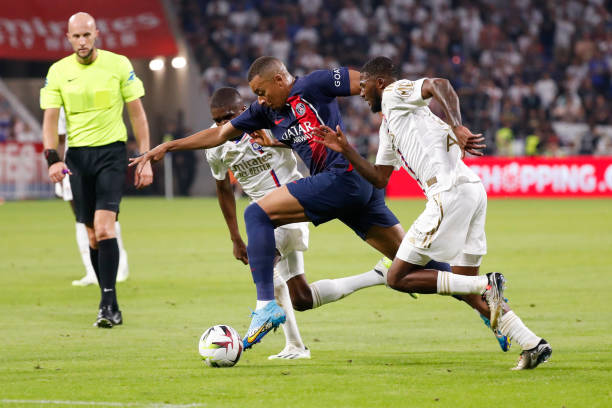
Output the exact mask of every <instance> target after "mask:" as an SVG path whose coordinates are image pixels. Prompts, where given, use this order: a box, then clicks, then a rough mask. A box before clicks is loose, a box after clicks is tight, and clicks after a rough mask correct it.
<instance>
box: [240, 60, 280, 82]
mask: <svg viewBox="0 0 612 408" xmlns="http://www.w3.org/2000/svg"><path fill="white" fill-rule="evenodd" d="M279 63H280V64H282V62H281V60H279V59H278V58H275V57H259V58H257V59H256V60H255V61H253V63H252V64H251V67H250V68H249V73H248V74H247V81H248V82H251V80H252V79H253V78H255V77H256V76H257V75H261V74H262V73H263V72H264V71H266V70H267V69H269V68H270V67H272V66H273V65H276V64H279Z"/></svg>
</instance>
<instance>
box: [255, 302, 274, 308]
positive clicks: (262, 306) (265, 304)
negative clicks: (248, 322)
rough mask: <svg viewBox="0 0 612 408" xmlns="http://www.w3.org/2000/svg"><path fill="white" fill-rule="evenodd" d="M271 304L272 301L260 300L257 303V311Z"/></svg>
mask: <svg viewBox="0 0 612 408" xmlns="http://www.w3.org/2000/svg"><path fill="white" fill-rule="evenodd" d="M270 302H271V300H258V301H257V303H256V304H255V310H259V309H263V308H264V307H266V306H267V304H268V303H270Z"/></svg>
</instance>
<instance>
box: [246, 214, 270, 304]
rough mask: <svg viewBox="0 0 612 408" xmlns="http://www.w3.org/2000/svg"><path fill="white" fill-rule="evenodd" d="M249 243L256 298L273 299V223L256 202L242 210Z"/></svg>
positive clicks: (261, 299) (261, 300) (266, 300)
mask: <svg viewBox="0 0 612 408" xmlns="http://www.w3.org/2000/svg"><path fill="white" fill-rule="evenodd" d="M244 221H245V224H246V231H247V236H248V239H249V243H248V246H247V254H248V256H249V266H250V267H251V274H252V275H253V281H254V282H255V286H256V288H257V300H258V301H259V302H262V303H264V304H261V303H260V304H258V306H265V303H267V302H268V301H271V300H273V299H274V283H273V271H274V257H275V255H276V241H275V239H274V225H273V224H272V221H271V220H270V217H268V215H267V214H266V213H265V211H264V210H262V209H261V207H260V206H259V205H258V204H257V203H252V204H251V205H249V206H248V207H247V208H246V210H245V211H244Z"/></svg>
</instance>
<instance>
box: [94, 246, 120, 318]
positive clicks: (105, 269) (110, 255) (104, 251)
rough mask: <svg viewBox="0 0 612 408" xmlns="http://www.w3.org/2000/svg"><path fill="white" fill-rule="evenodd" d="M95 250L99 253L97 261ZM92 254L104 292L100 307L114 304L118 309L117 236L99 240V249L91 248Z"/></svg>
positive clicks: (113, 306)
mask: <svg viewBox="0 0 612 408" xmlns="http://www.w3.org/2000/svg"><path fill="white" fill-rule="evenodd" d="M94 252H96V253H97V254H96V255H97V256H96V258H97V263H95V262H94ZM90 254H91V259H92V263H93V265H94V270H95V271H96V275H97V276H98V283H99V284H100V292H101V294H102V299H101V300H100V307H102V306H112V309H113V311H116V310H118V309H119V306H118V305H117V293H116V290H115V284H116V282H117V269H118V268H119V245H118V244H117V238H110V239H104V240H102V241H98V250H97V251H96V250H92V249H91V248H90ZM96 265H97V267H96Z"/></svg>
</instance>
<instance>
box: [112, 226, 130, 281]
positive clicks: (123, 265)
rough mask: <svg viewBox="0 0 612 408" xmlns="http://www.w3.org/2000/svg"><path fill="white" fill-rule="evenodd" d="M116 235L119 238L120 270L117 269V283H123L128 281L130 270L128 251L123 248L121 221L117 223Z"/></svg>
mask: <svg viewBox="0 0 612 408" xmlns="http://www.w3.org/2000/svg"><path fill="white" fill-rule="evenodd" d="M115 235H116V237H117V245H118V246H119V268H117V282H123V281H125V280H127V278H128V276H129V274H130V270H129V267H128V257H127V251H126V250H125V248H123V239H122V238H121V225H119V221H115Z"/></svg>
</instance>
